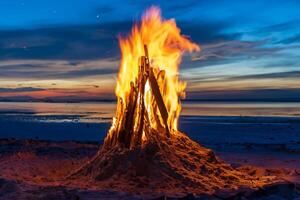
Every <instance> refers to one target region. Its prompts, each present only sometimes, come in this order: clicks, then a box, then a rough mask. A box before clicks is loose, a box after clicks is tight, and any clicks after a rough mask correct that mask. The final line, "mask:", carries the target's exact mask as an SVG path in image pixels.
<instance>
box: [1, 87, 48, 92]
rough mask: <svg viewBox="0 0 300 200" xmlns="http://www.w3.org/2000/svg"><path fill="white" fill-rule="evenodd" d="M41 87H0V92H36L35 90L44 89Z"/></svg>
mask: <svg viewBox="0 0 300 200" xmlns="http://www.w3.org/2000/svg"><path fill="white" fill-rule="evenodd" d="M44 90H45V89H43V88H34V87H19V88H0V93H3V92H4V93H8V92H36V91H44Z"/></svg>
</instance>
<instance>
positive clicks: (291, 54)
mask: <svg viewBox="0 0 300 200" xmlns="http://www.w3.org/2000/svg"><path fill="white" fill-rule="evenodd" d="M151 5H157V6H159V7H160V8H161V11H162V15H163V16H164V18H166V19H169V18H174V19H175V20H176V23H177V25H178V27H180V28H181V31H182V33H183V34H184V35H187V36H189V37H190V38H191V40H192V41H194V42H196V43H197V44H199V45H200V47H201V51H200V52H196V53H193V54H191V55H186V56H185V57H184V59H183V62H182V64H181V69H180V76H181V79H183V80H185V81H186V82H187V99H202V100H205V99H207V100H208V99H213V100H234V99H243V100H257V99H261V100H276V99H285V100H297V99H298V100H299V99H300V15H299V13H300V2H299V1H297V0H290V1H284V0H274V1H271V0H260V1H258V0H257V1H256V0H253V1H228V0H227V1H225V0H213V1H204V0H187V1H178V2H175V1H174V2H173V3H172V2H168V3H167V1H162V0H161V1H120V0H112V1H109V2H107V1H100V0H89V1H84V0H62V1H50V0H44V1H38V0H13V1H12V0H3V1H0V10H1V12H0V100H1V99H2V100H3V99H8V100H31V99H40V100H54V101H55V100H57V101H64V100H74V99H75V100H101V99H102V100H103V99H114V98H115V94H114V88H115V84H116V77H117V73H118V69H119V61H120V50H119V45H118V35H124V34H127V33H128V32H129V31H130V29H131V27H132V25H133V24H134V23H135V22H138V20H139V19H140V17H141V14H142V13H143V11H144V10H145V9H146V8H148V7H149V6H151Z"/></svg>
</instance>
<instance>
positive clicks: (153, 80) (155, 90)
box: [149, 68, 170, 137]
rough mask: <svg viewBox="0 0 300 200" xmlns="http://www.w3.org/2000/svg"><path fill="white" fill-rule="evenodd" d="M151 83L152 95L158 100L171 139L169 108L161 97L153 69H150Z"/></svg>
mask: <svg viewBox="0 0 300 200" xmlns="http://www.w3.org/2000/svg"><path fill="white" fill-rule="evenodd" d="M149 83H150V87H151V90H152V93H153V95H154V98H155V100H156V103H157V105H158V109H159V111H160V114H161V116H162V119H163V121H164V124H165V128H166V134H167V136H168V137H170V132H169V126H168V115H169V114H168V111H167V108H166V106H165V103H164V100H163V98H162V96H161V93H160V90H159V86H158V83H157V81H156V78H155V76H154V73H153V70H152V68H150V69H149Z"/></svg>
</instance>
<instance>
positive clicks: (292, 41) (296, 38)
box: [278, 34, 300, 44]
mask: <svg viewBox="0 0 300 200" xmlns="http://www.w3.org/2000/svg"><path fill="white" fill-rule="evenodd" d="M299 42H300V34H298V35H294V36H292V37H289V38H286V39H283V40H280V41H279V42H278V43H281V44H295V43H299Z"/></svg>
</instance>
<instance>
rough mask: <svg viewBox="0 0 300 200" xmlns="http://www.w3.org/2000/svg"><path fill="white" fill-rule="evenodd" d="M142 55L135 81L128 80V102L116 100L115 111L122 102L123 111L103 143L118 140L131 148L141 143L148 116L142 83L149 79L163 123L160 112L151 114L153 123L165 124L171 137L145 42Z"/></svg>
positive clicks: (111, 143) (148, 123) (165, 111)
mask: <svg viewBox="0 0 300 200" xmlns="http://www.w3.org/2000/svg"><path fill="white" fill-rule="evenodd" d="M144 51H145V55H144V56H141V58H140V65H139V72H138V76H137V79H136V82H135V83H133V82H131V83H130V87H131V90H130V94H129V95H128V103H127V104H126V105H125V104H124V101H123V100H122V99H119V100H118V110H117V113H119V112H122V110H123V107H124V106H125V107H126V109H125V113H121V114H119V115H118V116H121V119H117V120H118V122H117V125H116V128H115V129H114V130H112V131H113V132H114V133H112V134H111V136H110V137H107V138H106V140H105V146H114V145H116V144H120V145H122V146H124V147H126V148H134V147H135V146H137V145H141V142H142V137H143V134H146V132H147V133H148V134H149V131H150V129H151V127H150V123H151V122H150V117H149V114H148V112H147V110H146V107H145V101H144V98H145V85H146V83H147V81H148V82H149V85H150V88H151V92H152V95H153V97H154V100H155V103H156V105H157V107H158V110H159V112H160V113H159V114H160V116H161V118H162V121H163V125H164V126H162V124H161V122H160V120H159V116H158V115H156V116H154V118H155V121H156V123H157V124H158V125H159V127H164V130H165V134H166V136H167V137H170V129H169V125H168V111H167V108H166V105H165V103H164V100H163V97H162V94H161V91H160V89H159V85H158V82H157V78H156V77H155V74H154V72H153V68H152V67H151V66H150V62H149V57H148V48H147V45H144Z"/></svg>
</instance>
